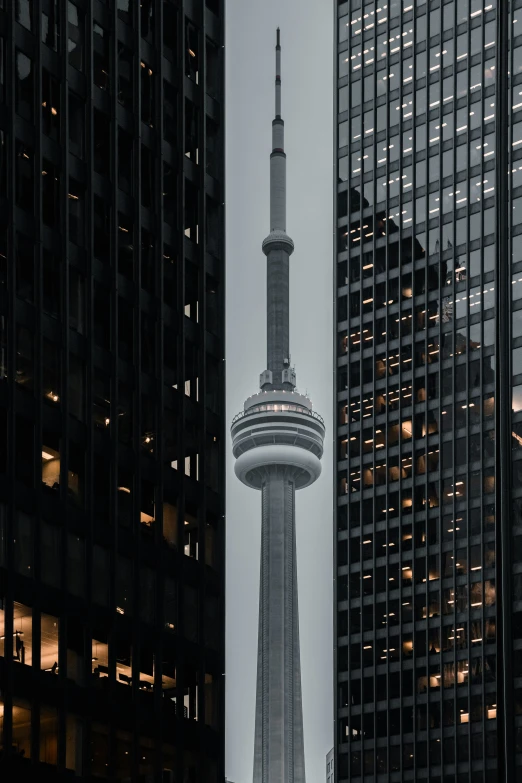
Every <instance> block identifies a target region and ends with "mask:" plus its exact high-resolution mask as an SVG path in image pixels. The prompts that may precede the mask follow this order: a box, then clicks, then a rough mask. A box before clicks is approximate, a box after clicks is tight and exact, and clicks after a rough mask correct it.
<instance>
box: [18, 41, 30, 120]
mask: <svg viewBox="0 0 522 783" xmlns="http://www.w3.org/2000/svg"><path fill="white" fill-rule="evenodd" d="M34 95H35V89H34V69H33V63H32V60H30V59H29V57H28V56H27V55H26V54H24V53H23V52H20V51H18V50H17V51H16V80H15V108H16V113H17V114H19V115H20V117H23V118H24V120H28V121H29V122H32V121H33V106H34Z"/></svg>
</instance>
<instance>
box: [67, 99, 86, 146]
mask: <svg viewBox="0 0 522 783" xmlns="http://www.w3.org/2000/svg"><path fill="white" fill-rule="evenodd" d="M68 102H69V149H70V151H71V152H72V153H73V154H74V155H76V156H77V157H78V158H80V159H83V155H84V134H85V102H84V101H82V100H81V98H80V97H79V96H77V95H75V94H74V93H73V92H70V91H69V95H68Z"/></svg>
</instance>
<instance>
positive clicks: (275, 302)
mask: <svg viewBox="0 0 522 783" xmlns="http://www.w3.org/2000/svg"><path fill="white" fill-rule="evenodd" d="M263 252H264V254H265V255H266V257H267V263H266V294H267V296H266V303H267V312H266V328H267V341H266V342H267V369H266V370H265V372H264V373H262V374H261V378H260V386H261V388H262V389H263V390H269V389H285V390H286V391H291V390H292V389H294V388H295V372H294V371H293V370H292V369H291V368H290V318H289V313H290V298H289V289H290V281H289V260H290V256H291V254H292V253H293V252H294V243H293V241H292V240H291V239H290V237H289V236H288V235H287V233H286V153H285V123H284V120H283V119H282V117H281V33H280V30H279V28H278V29H277V43H276V74H275V118H274V119H273V120H272V152H271V154H270V233H269V235H268V236H267V237H266V239H265V240H264V242H263Z"/></svg>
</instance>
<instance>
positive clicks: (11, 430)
mask: <svg viewBox="0 0 522 783" xmlns="http://www.w3.org/2000/svg"><path fill="white" fill-rule="evenodd" d="M5 15H6V21H7V25H6V32H7V36H6V39H5V47H6V77H7V78H6V99H7V103H8V105H10V106H12V107H14V105H15V100H14V96H15V74H16V68H15V45H14V4H11V5H10V6H8V10H7V11H6V12H5ZM8 127H9V130H8V159H9V162H10V166H9V168H8V177H9V181H8V185H9V192H11V193H15V181H16V177H15V170H16V145H15V114H14V109H13V110H12V111H11V112H10V115H9V126H8ZM8 210H9V213H8V214H9V217H8V229H7V257H8V263H7V292H6V294H7V301H8V306H7V316H6V320H7V324H8V328H7V367H8V373H7V383H8V418H7V421H8V424H7V435H8V437H7V470H8V472H9V473H10V476H9V479H10V481H9V485H10V489H9V496H8V507H7V514H6V528H7V529H6V536H7V540H6V563H7V579H6V582H5V632H4V633H5V642H4V643H5V649H4V656H5V658H4V661H5V673H6V677H5V685H6V687H5V688H4V689H3V693H2V695H3V699H4V716H5V718H4V736H3V741H4V747H6V748H11V747H12V728H13V721H12V706H13V667H14V662H13V632H14V619H13V592H14V590H13V573H14V558H13V555H12V550H13V539H14V525H13V520H14V492H15V490H14V487H15V482H14V465H15V437H16V427H15V413H14V376H15V356H16V347H15V319H14V313H15V291H16V286H15V263H14V259H15V237H16V234H15V230H14V212H15V206H14V203H13V200H11V199H9V200H8ZM9 260H11V263H9ZM31 724H32V729H33V734H34V710H33V715H32V720H31ZM32 750H33V752H34V749H33V748H32Z"/></svg>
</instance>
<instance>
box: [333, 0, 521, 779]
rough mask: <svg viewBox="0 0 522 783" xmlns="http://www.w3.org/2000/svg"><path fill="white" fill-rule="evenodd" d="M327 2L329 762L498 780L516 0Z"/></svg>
mask: <svg viewBox="0 0 522 783" xmlns="http://www.w3.org/2000/svg"><path fill="white" fill-rule="evenodd" d="M336 12H337V13H336V17H337V18H336V28H337V29H336V36H337V39H336V40H337V48H336V60H337V90H338V94H337V123H336V127H337V174H338V178H337V199H336V221H337V248H336V261H335V264H336V286H337V318H336V335H335V340H336V346H337V362H336V363H337V387H336V408H337V428H338V429H337V436H338V440H337V488H336V496H337V515H336V536H337V546H336V568H337V580H336V642H337V653H336V681H337V692H336V707H335V714H336V725H337V736H336V759H337V761H336V769H337V777H338V779H340V780H341V779H350V780H351V781H358V780H361V781H362V780H364V781H370V780H371V781H381V780H382V781H406V780H429V781H431V782H432V783H449V781H452V783H453V781H457V783H469V782H470V781H471V780H473V781H479V780H480V781H481V783H494V782H495V783H496V781H500V780H502V781H504V780H505V781H511V780H514V779H516V771H515V768H516V767H522V717H519V716H522V679H520V678H519V675H522V669H521V668H520V663H519V661H520V660H522V654H521V648H522V621H521V620H520V618H522V611H521V610H522V603H521V602H522V581H521V580H522V560H521V558H522V549H521V545H522V497H521V498H519V495H522V489H521V488H522V484H521V481H520V478H521V477H522V450H521V448H520V444H521V443H522V438H521V435H522V394H521V390H522V347H520V346H522V310H519V308H520V307H522V286H520V284H521V281H522V250H521V248H522V242H521V241H520V240H521V237H520V234H522V207H521V204H522V197H520V196H519V190H520V194H522V187H521V186H522V178H521V173H522V160H521V156H522V149H520V145H521V144H522V111H521V110H522V98H521V96H522V3H521V2H519V1H518V0H513V1H512V2H511V3H510V4H508V3H497V2H496V1H495V0H487V2H486V1H485V0H449V1H447V2H444V0H388V3H377V2H371V1H370V0H351V1H350V2H342V3H341V2H338V3H336ZM519 202H520V203H519ZM510 259H511V266H510V263H509V260H510ZM519 286H520V289H519ZM517 313H518V314H520V315H517ZM519 373H520V374H519ZM519 460H520V462H519Z"/></svg>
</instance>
